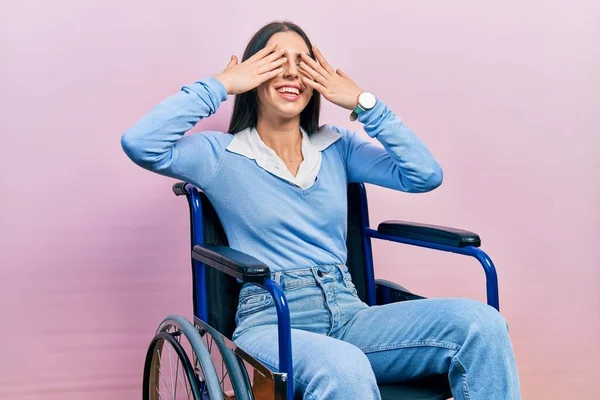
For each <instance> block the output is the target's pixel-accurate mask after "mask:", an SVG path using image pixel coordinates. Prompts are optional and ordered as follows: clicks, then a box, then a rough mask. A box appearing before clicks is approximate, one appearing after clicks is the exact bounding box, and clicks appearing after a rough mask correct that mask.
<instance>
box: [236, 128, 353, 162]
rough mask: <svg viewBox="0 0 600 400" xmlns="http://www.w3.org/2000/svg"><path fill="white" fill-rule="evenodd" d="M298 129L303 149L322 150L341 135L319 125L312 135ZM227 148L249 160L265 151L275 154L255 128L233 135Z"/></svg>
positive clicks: (254, 158)
mask: <svg viewBox="0 0 600 400" xmlns="http://www.w3.org/2000/svg"><path fill="white" fill-rule="evenodd" d="M300 131H301V132H302V146H303V151H304V148H305V147H309V148H310V149H311V150H316V151H323V150H325V149H326V148H327V147H329V146H331V145H332V144H333V143H335V142H336V141H337V140H338V139H339V138H341V137H342V135H341V134H339V133H337V132H335V131H334V130H332V129H331V128H328V127H326V126H323V127H321V128H320V129H319V130H318V131H316V132H315V133H313V134H312V135H308V134H307V133H306V131H305V130H304V129H303V128H302V127H300ZM227 150H228V151H230V152H232V153H237V154H240V155H242V156H244V157H247V158H249V159H251V160H256V159H257V158H259V157H260V155H264V154H265V153H266V154H271V153H272V154H271V155H273V154H275V151H273V149H271V148H270V147H268V146H267V145H266V144H265V143H264V142H263V141H262V139H261V138H260V135H259V134H258V132H257V131H256V128H246V129H244V130H242V131H240V132H238V133H236V134H235V135H233V140H232V141H231V142H230V143H229V145H228V146H227Z"/></svg>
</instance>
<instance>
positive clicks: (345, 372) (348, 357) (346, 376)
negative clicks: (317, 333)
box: [306, 342, 379, 399]
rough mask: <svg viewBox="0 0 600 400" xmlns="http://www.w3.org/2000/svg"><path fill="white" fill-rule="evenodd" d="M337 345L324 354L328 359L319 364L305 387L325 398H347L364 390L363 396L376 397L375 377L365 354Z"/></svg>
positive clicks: (350, 345)
mask: <svg viewBox="0 0 600 400" xmlns="http://www.w3.org/2000/svg"><path fill="white" fill-rule="evenodd" d="M336 347H338V348H337V349H336V354H335V355H333V354H332V355H327V358H328V361H329V362H326V363H323V364H322V365H321V366H320V367H319V369H318V372H317V373H316V374H315V375H314V376H313V379H311V382H309V384H308V385H306V390H307V391H308V392H309V393H311V392H312V393H315V394H317V393H318V394H319V396H318V397H319V398H327V399H329V398H332V399H333V398H335V399H346V398H348V399H350V398H353V396H355V394H356V393H364V394H365V396H366V397H364V398H365V399H366V398H369V399H371V398H373V399H375V398H379V389H378V387H377V380H376V378H375V374H374V372H373V369H372V367H371V363H370V362H369V359H368V358H367V356H366V355H365V353H363V352H362V351H361V350H360V349H359V348H358V347H356V346H354V345H352V344H349V343H345V342H342V344H341V346H336ZM369 394H371V396H369Z"/></svg>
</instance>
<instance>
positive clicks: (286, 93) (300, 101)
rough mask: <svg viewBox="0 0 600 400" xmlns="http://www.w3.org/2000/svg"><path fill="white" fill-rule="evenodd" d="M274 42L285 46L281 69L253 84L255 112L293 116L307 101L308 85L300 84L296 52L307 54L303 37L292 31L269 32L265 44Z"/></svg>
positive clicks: (281, 47) (297, 113)
mask: <svg viewBox="0 0 600 400" xmlns="http://www.w3.org/2000/svg"><path fill="white" fill-rule="evenodd" d="M271 43H277V44H278V45H279V46H278V48H280V49H285V50H286V53H285V55H284V56H285V57H286V58H287V62H286V63H285V64H284V65H283V68H284V70H283V72H282V73H281V74H279V75H277V76H276V77H274V78H272V79H269V80H268V81H266V82H264V83H262V84H261V85H260V86H258V87H257V88H256V92H257V95H258V101H259V113H260V114H259V115H261V116H264V115H269V114H270V115H273V116H276V117H279V118H283V119H290V118H295V117H297V116H299V115H300V112H302V110H304V107H306V105H307V104H308V102H309V101H310V98H311V96H312V91H313V90H312V88H310V87H308V86H306V85H304V83H302V80H301V77H302V75H301V73H300V71H299V70H298V65H299V64H300V53H306V54H309V55H310V51H309V49H308V46H307V45H306V43H305V42H304V39H302V37H301V36H300V35H298V34H297V33H296V32H278V33H276V34H274V35H273V36H271V38H270V39H269V41H268V42H267V46H268V45H270V44H271Z"/></svg>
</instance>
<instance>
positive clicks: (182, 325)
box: [143, 182, 499, 400]
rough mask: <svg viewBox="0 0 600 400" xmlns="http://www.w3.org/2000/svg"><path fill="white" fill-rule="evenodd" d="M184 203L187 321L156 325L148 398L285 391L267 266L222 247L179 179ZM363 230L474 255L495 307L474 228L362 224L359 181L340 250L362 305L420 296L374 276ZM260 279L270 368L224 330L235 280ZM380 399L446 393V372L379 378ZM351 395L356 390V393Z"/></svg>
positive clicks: (490, 268) (492, 278)
mask: <svg viewBox="0 0 600 400" xmlns="http://www.w3.org/2000/svg"><path fill="white" fill-rule="evenodd" d="M173 192H174V193H175V194H176V195H177V196H182V195H185V196H186V198H187V201H188V205H189V209H190V234H191V235H190V237H191V250H192V252H191V259H192V279H193V285H192V287H193V312H194V321H193V322H190V321H188V320H187V319H185V318H184V317H181V316H178V315H172V316H168V317H167V318H165V320H164V321H163V322H162V323H161V324H160V325H159V327H158V329H157V332H156V335H155V336H154V338H153V339H152V341H151V343H150V346H149V348H148V351H147V354H146V360H145V365H144V373H143V398H144V399H146V400H159V399H160V400H162V399H179V398H185V399H194V400H209V399H210V400H215V399H219V400H221V399H224V400H234V399H235V400H253V399H255V400H267V399H268V400H273V399H275V400H292V399H293V398H294V396H293V393H294V387H293V385H294V379H293V367H292V359H291V354H292V353H291V348H292V347H291V346H292V343H291V331H290V315H289V310H288V305H287V302H286V299H285V296H284V294H283V291H282V290H281V288H280V287H279V286H278V285H277V283H275V282H274V281H272V280H271V279H270V278H271V274H270V270H269V267H268V266H266V265H264V264H263V263H261V262H260V261H259V260H257V259H255V258H253V257H251V256H249V255H247V254H244V253H241V252H239V251H236V250H234V249H231V248H229V247H228V242H227V237H226V236H225V233H224V231H223V228H222V226H221V223H220V222H219V218H218V216H217V214H216V212H215V210H214V208H213V207H212V205H211V203H210V202H209V201H208V198H207V197H206V195H205V194H204V193H202V192H201V191H200V190H198V189H197V188H196V187H194V186H193V185H191V184H189V183H186V182H178V183H175V184H174V185H173ZM371 239H383V240H389V241H393V242H399V243H404V244H409V245H413V246H420V247H425V248H429V249H434V250H441V251H446V252H452V253H457V254H462V255H467V256H471V257H474V258H476V259H477V260H478V261H479V262H480V264H481V265H482V266H483V268H484V271H485V277H486V291H487V303H488V304H489V305H490V306H492V307H494V308H496V309H497V310H499V299H498V280H497V275H496V270H495V267H494V264H493V262H492V260H491V259H490V258H489V257H488V256H487V254H486V253H484V252H483V251H482V250H481V249H480V246H481V240H480V238H479V236H478V235H477V234H475V233H473V232H469V231H465V230H461V229H454V228H447V227H441V226H435V225H426V224H418V223H411V222H405V221H385V222H382V223H380V224H379V225H378V227H377V229H372V228H370V225H369V217H368V207H367V194H366V189H365V186H364V185H363V184H362V183H350V184H349V185H348V236H347V247H348V259H347V262H346V265H347V267H348V269H349V271H350V274H351V275H352V279H353V282H354V284H355V286H356V289H357V292H358V296H359V297H360V298H361V299H362V300H363V301H364V302H366V303H367V304H368V305H381V304H388V303H391V302H399V301H418V300H419V299H423V298H424V297H422V296H420V295H417V294H414V293H412V292H410V291H409V290H408V289H406V288H404V287H402V286H400V285H397V284H395V283H392V282H389V281H386V280H381V279H375V277H374V272H373V256H372V249H371ZM240 281H241V282H243V283H246V282H251V283H253V284H256V285H259V286H262V287H263V288H265V289H267V290H268V291H269V292H270V293H271V295H272V297H273V299H274V303H275V307H276V310H277V317H278V346H279V371H271V370H270V369H269V368H267V367H266V366H264V365H263V364H262V363H261V362H260V361H258V360H257V359H255V358H253V357H252V356H250V355H249V354H248V353H246V352H245V351H244V350H243V349H242V348H241V347H239V346H237V345H236V344H235V343H233V342H232V341H231V340H230V339H231V336H232V334H233V331H234V329H235V312H236V309H237V302H238V295H239V291H240V288H241V286H242V284H240ZM379 389H380V393H381V396H382V399H384V400H393V399H411V400H434V399H448V398H450V397H452V394H451V392H450V386H449V383H448V378H447V376H446V375H439V376H431V377H427V378H424V379H419V380H414V381H409V382H402V383H398V384H386V385H380V386H379ZM356 398H357V399H359V398H360V394H357V397H356Z"/></svg>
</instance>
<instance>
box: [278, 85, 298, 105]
mask: <svg viewBox="0 0 600 400" xmlns="http://www.w3.org/2000/svg"><path fill="white" fill-rule="evenodd" d="M275 90H277V93H279V95H280V96H281V97H282V98H284V99H285V100H287V101H296V100H298V99H299V98H300V95H301V94H302V92H304V89H303V88H302V87H300V86H299V85H283V86H279V87H277V88H275Z"/></svg>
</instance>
